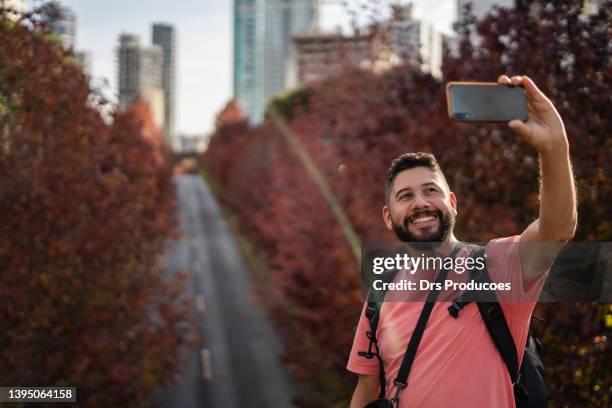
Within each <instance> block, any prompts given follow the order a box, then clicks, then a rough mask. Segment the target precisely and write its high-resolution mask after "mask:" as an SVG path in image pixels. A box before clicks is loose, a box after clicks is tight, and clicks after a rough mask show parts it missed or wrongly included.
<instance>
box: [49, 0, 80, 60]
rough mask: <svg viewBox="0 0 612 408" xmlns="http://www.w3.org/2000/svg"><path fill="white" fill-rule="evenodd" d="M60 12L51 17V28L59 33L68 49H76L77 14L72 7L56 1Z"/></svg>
mask: <svg viewBox="0 0 612 408" xmlns="http://www.w3.org/2000/svg"><path fill="white" fill-rule="evenodd" d="M54 5H55V7H57V11H58V14H57V15H56V16H53V18H49V29H50V30H51V31H52V32H54V33H55V34H57V35H58V36H59V37H60V38H61V40H62V45H63V46H64V48H65V49H67V50H74V48H75V46H76V14H75V13H74V11H72V9H71V8H69V7H66V6H63V5H61V4H59V3H58V2H55V3H54Z"/></svg>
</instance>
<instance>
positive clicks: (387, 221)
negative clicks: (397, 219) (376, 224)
mask: <svg viewBox="0 0 612 408" xmlns="http://www.w3.org/2000/svg"><path fill="white" fill-rule="evenodd" d="M382 217H383V221H384V222H385V225H386V226H387V229H388V230H389V231H393V222H392V221H391V210H390V209H389V207H388V206H386V205H385V206H384V207H383V208H382Z"/></svg>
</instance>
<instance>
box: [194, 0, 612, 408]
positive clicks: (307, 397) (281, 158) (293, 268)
mask: <svg viewBox="0 0 612 408" xmlns="http://www.w3.org/2000/svg"><path fill="white" fill-rule="evenodd" d="M610 10H611V8H610V4H609V1H606V2H603V3H601V4H600V7H599V12H598V13H597V14H594V15H590V16H589V15H586V14H585V11H586V10H585V9H583V2H582V1H578V0H573V1H567V2H549V1H544V0H541V1H535V2H523V1H517V4H516V5H515V7H514V8H512V9H495V10H494V11H493V13H491V14H490V15H489V16H487V17H486V18H484V19H483V20H481V21H478V20H476V19H475V18H474V17H473V16H470V15H469V10H468V13H467V14H466V16H465V18H464V19H463V23H462V24H460V25H458V26H457V27H456V31H457V35H458V47H457V52H456V53H454V54H451V53H447V54H446V56H445V61H444V65H443V75H444V77H443V80H442V81H441V82H440V81H437V80H435V79H434V78H432V77H431V76H429V75H425V74H422V73H419V72H418V71H416V70H415V69H414V68H411V67H409V66H401V67H397V68H395V69H393V70H390V71H387V72H386V73H383V74H380V75H375V74H372V73H369V72H365V71H362V70H358V69H354V70H352V71H347V72H345V73H344V74H343V75H340V76H338V77H336V78H331V79H329V80H326V81H323V82H320V83H315V84H313V85H311V86H309V87H308V88H306V89H305V90H299V91H297V93H296V94H294V95H289V96H286V97H285V98H284V99H281V100H277V101H275V102H274V104H275V105H276V106H278V107H280V108H279V109H277V110H278V111H280V112H281V114H282V115H283V116H284V118H285V120H286V121H288V122H289V125H290V128H291V130H292V131H293V133H294V134H295V136H296V138H297V139H298V140H299V142H300V145H301V146H302V147H303V148H304V149H305V150H306V151H307V152H308V153H309V155H310V157H312V158H313V160H314V161H315V162H316V165H317V167H318V169H319V171H320V172H321V173H322V174H323V176H324V178H325V180H326V182H327V183H328V184H329V186H330V187H331V189H332V190H333V192H334V193H335V196H336V198H337V200H338V201H339V202H340V204H341V206H342V208H343V209H344V211H345V212H346V214H347V216H348V218H349V220H350V221H351V224H352V227H353V228H354V230H355V231H356V232H357V234H358V235H359V237H360V240H361V241H362V242H377V241H386V240H389V241H392V240H394V237H392V236H391V235H390V234H389V233H388V231H386V229H385V228H384V226H383V223H382V222H381V218H380V207H381V205H382V201H383V185H384V180H385V174H386V170H387V168H388V166H389V163H390V161H391V160H392V159H393V158H395V157H397V156H398V155H399V154H400V153H402V152H406V151H427V152H432V153H434V154H435V155H436V157H437V158H438V161H439V162H440V163H441V164H442V167H443V169H444V171H445V174H446V176H447V179H448V181H449V184H450V185H451V188H452V189H453V190H454V192H455V193H456V194H457V196H458V198H459V212H460V216H459V217H458V219H457V221H458V224H457V229H456V231H457V236H458V237H460V238H461V239H462V240H465V241H487V240H489V239H491V238H494V237H499V236H507V235H513V234H516V233H518V232H519V231H521V230H522V229H523V228H524V227H525V226H526V225H528V223H529V222H530V221H531V220H532V219H533V217H535V216H536V215H537V209H538V180H537V174H538V159H537V155H536V154H535V152H534V151H533V150H532V149H530V148H529V147H528V146H527V145H526V144H525V143H523V142H521V141H519V140H517V138H516V136H515V135H514V133H513V132H512V131H511V130H510V129H507V128H506V127H504V126H496V125H495V126H494V125H457V124H451V123H449V120H448V118H447V112H446V105H445V94H444V84H445V82H446V81H449V80H464V81H488V82H492V81H496V79H497V77H498V76H499V75H500V74H502V73H507V74H511V75H515V74H528V75H529V76H530V77H532V78H533V79H534V81H535V82H536V83H537V84H538V85H539V86H540V87H541V89H542V90H543V92H544V93H545V94H546V95H548V96H549V97H550V98H551V99H552V100H553V102H554V104H555V106H556V107H557V108H558V110H559V112H560V114H561V116H562V117H563V119H564V122H565V126H566V129H567V133H568V136H569V139H570V146H571V147H570V148H571V155H572V162H573V167H574V171H575V176H576V181H577V186H578V191H579V216H580V220H579V228H578V231H577V234H576V237H575V240H576V241H610V238H611V237H612V226H611V225H610V223H609V220H608V218H609V217H608V214H610V213H612V208H611V204H610V203H611V193H612V183H610V179H609V176H610V174H612V168H611V166H612V165H611V164H610V161H609V158H610V157H612V145H611V141H610V139H609V137H608V136H609V133H610V123H609V120H610V119H609V118H610V117H611V116H612V115H611V112H610V105H609V103H608V98H609V89H610V77H611V76H610V73H611V66H610V55H609V46H608V44H609V42H610V29H609V26H610V21H611V16H610ZM474 39H477V42H476V43H475V42H473V40H474ZM474 44H479V45H478V46H476V45H474ZM204 162H205V165H206V168H207V172H208V174H209V175H210V176H211V178H212V179H213V180H214V181H215V182H216V184H217V186H218V191H219V192H220V196H221V199H222V200H223V202H224V204H225V205H226V206H227V207H228V208H229V209H230V210H231V211H232V212H233V213H234V214H235V215H236V219H237V220H239V222H238V223H237V226H238V228H239V232H240V233H241V234H242V235H244V236H245V237H246V238H248V239H249V240H250V241H251V242H252V243H253V245H255V246H256V247H257V248H258V249H259V250H260V251H261V253H262V254H263V255H264V258H265V260H266V263H265V265H266V268H267V275H264V276H266V278H264V279H262V280H261V282H260V283H261V292H262V294H264V295H265V296H266V299H267V300H268V302H267V303H268V306H269V308H270V310H271V313H272V314H273V316H274V318H275V320H276V322H277V326H278V327H279V329H280V330H281V332H282V333H283V338H284V342H285V345H286V348H287V351H286V354H285V362H286V363H287V364H288V365H289V366H291V367H292V369H293V371H292V372H293V374H294V377H295V379H296V380H297V381H298V382H299V383H301V384H302V386H303V387H304V390H305V392H304V393H303V395H304V397H303V398H302V399H301V400H300V401H299V402H300V405H303V406H344V405H345V404H346V401H347V400H348V398H349V396H350V393H351V391H352V389H353V386H354V381H355V380H354V378H353V377H352V376H351V375H350V374H348V373H347V372H346V369H345V365H346V361H347V354H348V352H349V350H350V345H351V342H352V337H353V328H354V326H355V324H356V322H357V318H358V314H359V311H360V310H361V309H360V303H361V298H360V275H359V264H358V262H357V260H356V259H355V257H354V256H353V255H352V253H351V249H350V247H349V244H348V243H347V241H346V240H345V239H344V237H345V235H344V234H343V233H342V230H341V228H340V226H339V225H338V223H337V220H336V219H335V218H334V216H333V215H332V212H331V211H330V208H329V205H328V203H327V202H326V201H325V200H324V198H323V196H322V195H321V192H320V190H319V189H318V188H317V185H316V184H315V183H314V182H313V180H312V178H311V177H310V175H309V173H308V171H307V170H306V169H305V167H304V166H303V164H302V162H301V161H300V157H299V155H298V154H297V152H296V150H295V148H294V147H291V146H290V145H289V144H287V143H286V142H285V140H284V139H283V137H282V132H281V131H280V130H279V128H278V127H277V126H276V125H275V123H274V121H272V120H270V119H268V120H267V121H266V122H265V123H264V124H263V125H261V126H259V127H257V128H250V127H248V125H247V124H246V123H244V122H243V123H236V122H233V123H232V124H229V125H223V124H219V126H218V128H217V131H216V133H215V134H214V135H213V137H212V139H211V143H210V145H209V148H208V151H207V152H206V153H205V156H204ZM258 265H261V263H259V264H258ZM257 272H259V273H258V274H257V276H262V271H260V270H258V271H257ZM536 314H539V315H543V316H544V317H545V319H546V320H547V323H546V324H537V323H534V328H535V330H536V331H537V333H538V335H539V336H540V338H541V339H542V341H543V343H544V352H543V359H544V362H545V366H546V372H547V383H548V387H549V391H550V394H551V406H559V407H562V406H605V405H607V404H609V403H610V400H609V398H610V395H611V394H612V388H611V387H612V382H611V379H610V372H612V366H611V365H610V364H612V363H611V362H612V358H611V357H612V353H611V350H612V348H611V347H610V339H609V334H610V329H611V327H612V309H610V305H608V304H601V303H598V304H595V303H572V304H543V305H540V306H539V307H538V310H537V311H536Z"/></svg>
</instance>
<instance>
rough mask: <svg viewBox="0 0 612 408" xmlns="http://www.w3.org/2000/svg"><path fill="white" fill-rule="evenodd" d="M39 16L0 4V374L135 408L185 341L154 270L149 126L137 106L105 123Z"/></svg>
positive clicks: (179, 313)
mask: <svg viewBox="0 0 612 408" xmlns="http://www.w3.org/2000/svg"><path fill="white" fill-rule="evenodd" d="M39 17H40V14H39V12H38V11H36V12H34V13H33V14H29V15H26V16H25V17H23V18H22V19H21V21H20V22H18V23H15V22H12V21H9V20H8V19H7V14H6V10H5V9H3V8H1V7H0V44H2V45H1V46H0V138H1V139H0V140H1V144H0V191H1V192H2V200H1V202H0V225H1V226H2V227H1V228H0V242H1V243H0V273H1V274H2V278H1V279H0V326H1V331H2V335H1V336H0V349H1V351H0V353H1V354H2V355H1V358H0V371H2V373H3V383H4V384H5V385H31V386H76V387H77V393H78V401H79V402H80V403H81V404H83V405H84V406H93V407H107V406H127V405H131V406H134V405H139V404H142V403H143V402H144V401H146V399H147V398H148V397H149V395H150V394H151V392H152V391H153V390H154V389H156V388H158V387H160V386H161V385H165V384H168V383H169V382H170V381H172V380H173V376H174V375H175V374H176V372H177V371H178V370H179V368H180V363H181V361H180V358H179V350H180V348H181V347H182V346H184V345H185V344H187V342H188V341H189V340H190V339H191V338H192V336H193V326H192V323H191V321H190V320H189V317H188V316H189V315H188V308H187V305H186V303H185V301H184V300H183V297H182V296H181V290H182V289H181V282H180V281H173V282H169V281H167V280H166V279H165V278H164V275H163V273H162V271H161V270H160V269H159V268H158V265H159V261H160V254H161V253H162V251H163V249H164V245H165V243H166V242H167V239H168V238H170V237H171V236H172V234H173V231H174V225H175V221H174V218H173V209H174V205H175V204H174V198H173V185H172V182H171V175H172V173H171V170H170V168H169V167H168V166H167V165H166V160H165V159H164V153H163V150H162V146H161V145H160V144H159V143H153V142H152V141H154V140H160V137H161V136H160V135H159V133H158V132H159V130H158V129H157V128H155V127H154V126H153V124H152V121H151V119H150V113H149V112H148V110H147V108H146V107H144V106H143V105H141V104H138V105H136V106H135V107H133V108H132V109H130V110H128V111H127V112H125V113H122V114H118V115H116V116H115V117H114V122H113V124H112V126H109V125H107V124H105V123H104V121H103V120H102V118H101V116H100V113H99V111H98V109H96V108H97V107H99V106H97V102H96V101H97V100H99V99H96V98H94V97H93V96H92V94H90V89H89V87H88V85H87V79H86V78H85V76H84V75H83V74H82V73H81V72H80V70H79V69H78V68H77V67H76V65H74V64H73V63H72V62H71V59H70V56H69V55H67V54H66V53H65V52H64V51H63V50H62V48H61V47H59V46H58V45H55V44H53V43H51V42H49V37H48V33H47V32H46V31H45V30H44V25H42V24H41V23H40V22H39V20H40V19H39Z"/></svg>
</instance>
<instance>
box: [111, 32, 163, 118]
mask: <svg viewBox="0 0 612 408" xmlns="http://www.w3.org/2000/svg"><path fill="white" fill-rule="evenodd" d="M117 59H118V84H119V108H120V109H126V108H128V107H129V106H130V105H131V104H133V103H134V102H135V101H136V100H137V99H139V98H140V99H142V100H143V101H144V102H146V103H147V104H148V105H149V108H150V109H151V112H152V114H153V119H154V120H155V123H156V124H157V125H158V126H160V127H162V128H163V126H164V116H165V115H164V91H163V88H162V82H163V81H162V70H163V51H162V48H161V47H160V46H158V45H153V46H151V47H143V46H141V45H140V37H139V36H137V35H133V34H121V36H120V37H119V48H118V50H117Z"/></svg>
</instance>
